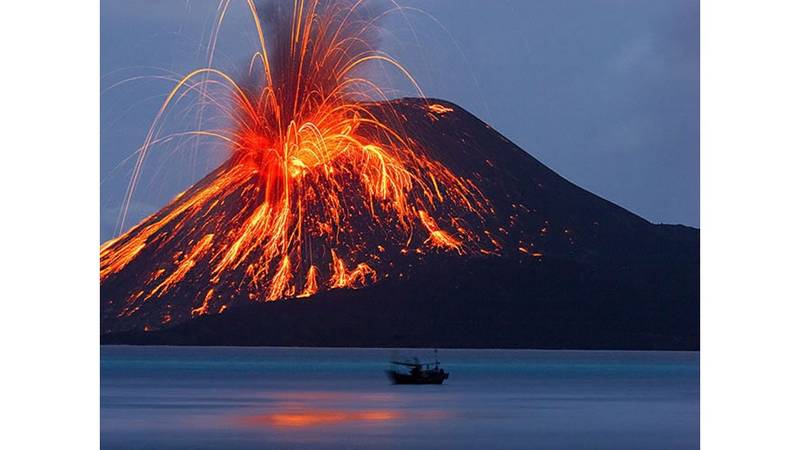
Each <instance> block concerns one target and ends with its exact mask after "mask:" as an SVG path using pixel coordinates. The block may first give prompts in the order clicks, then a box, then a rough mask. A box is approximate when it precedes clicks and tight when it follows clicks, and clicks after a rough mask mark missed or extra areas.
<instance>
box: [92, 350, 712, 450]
mask: <svg viewBox="0 0 800 450" xmlns="http://www.w3.org/2000/svg"><path fill="white" fill-rule="evenodd" d="M413 356H417V357H419V358H420V360H422V361H423V362H425V361H429V360H430V361H432V360H434V358H436V357H437V354H436V353H434V351H433V350H432V349H360V348H274V347H258V348H249V347H139V346H102V347H101V350H100V371H101V374H100V375H101V381H100V441H101V448H103V449H109V450H111V449H120V450H121V449H130V450H145V449H159V450H161V449H192V450H198V449H213V450H238V449H259V450H266V449H270V450H271V449H277V450H280V449H304V450H306V449H346V450H356V449H370V450H379V449H398V450H400V449H402V450H413V449H437V450H446V449H587V450H588V449H649V450H656V449H669V450H677V449H696V448H699V446H700V354H699V353H698V352H649V351H647V352H634V351H553V350H467V349H464V350H455V349H439V350H438V359H439V360H440V361H441V364H442V367H443V368H444V369H445V370H447V371H448V372H450V378H449V379H448V380H446V381H445V383H444V384H443V385H427V386H398V385H392V384H391V383H390V382H389V378H388V377H387V375H386V373H385V371H386V369H387V368H388V367H389V365H388V361H390V360H391V359H401V358H409V357H413Z"/></svg>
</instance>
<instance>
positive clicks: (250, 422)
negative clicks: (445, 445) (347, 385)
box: [235, 391, 445, 429]
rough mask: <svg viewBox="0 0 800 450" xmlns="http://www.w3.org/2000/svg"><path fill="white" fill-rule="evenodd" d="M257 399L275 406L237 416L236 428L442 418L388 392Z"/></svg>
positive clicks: (303, 393)
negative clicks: (272, 402) (237, 426)
mask: <svg viewBox="0 0 800 450" xmlns="http://www.w3.org/2000/svg"><path fill="white" fill-rule="evenodd" d="M259 397H261V398H262V399H264V400H266V399H270V400H272V401H275V404H274V405H272V406H270V407H269V408H268V410H267V411H263V410H262V411H258V412H256V413H252V414H241V415H238V416H236V419H235V422H236V424H237V425H239V426H245V427H271V428H276V429H288V428H306V427H320V426H335V425H342V424H346V423H347V424H349V423H353V424H370V423H371V424H378V423H386V422H397V421H401V420H408V419H411V418H414V419H418V418H420V417H424V418H429V419H436V418H444V417H445V413H444V412H442V411H432V410H430V409H428V410H424V411H418V410H416V409H415V408H414V407H413V406H412V405H409V404H408V400H409V399H408V398H405V397H404V396H399V395H395V394H391V393H371V394H370V393H358V394H356V393H352V392H336V391H293V392H272V391H271V392H268V393H267V392H265V393H263V394H262V395H261V396H259ZM250 411H253V410H250ZM412 416H413V417H412Z"/></svg>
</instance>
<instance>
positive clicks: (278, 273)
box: [100, 0, 497, 317]
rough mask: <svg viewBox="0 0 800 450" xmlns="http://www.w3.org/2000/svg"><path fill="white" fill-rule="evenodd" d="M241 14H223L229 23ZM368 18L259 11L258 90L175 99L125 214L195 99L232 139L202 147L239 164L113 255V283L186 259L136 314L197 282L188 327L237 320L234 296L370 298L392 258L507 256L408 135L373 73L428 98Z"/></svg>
mask: <svg viewBox="0 0 800 450" xmlns="http://www.w3.org/2000/svg"><path fill="white" fill-rule="evenodd" d="M229 3H230V1H229V0H227V1H226V0H223V1H222V2H221V3H220V7H219V11H218V14H219V16H218V20H217V22H220V23H221V21H222V20H223V18H224V16H225V12H226V10H227V9H228V6H229ZM362 3H363V1H362V0H359V1H349V2H347V1H336V0H331V1H320V0H316V1H315V0H305V1H295V2H294V3H293V5H292V7H291V8H289V10H288V12H287V13H286V18H285V20H283V21H281V20H279V19H272V18H271V19H270V21H269V22H265V21H264V20H262V16H263V15H264V13H263V11H261V10H259V8H257V7H256V5H255V4H254V3H253V1H247V7H248V8H249V11H250V14H251V16H252V19H253V25H254V29H255V32H256V33H257V36H258V39H259V40H258V42H259V48H257V49H256V52H255V53H254V55H253V58H252V60H251V64H250V73H249V78H248V79H247V80H246V81H242V82H238V81H236V80H234V79H233V77H231V76H229V75H227V74H226V73H225V72H223V71H221V70H218V69H216V68H213V67H205V68H200V69H197V70H195V71H192V72H190V73H189V74H187V75H186V76H185V77H183V78H182V79H181V80H180V81H179V82H178V83H177V84H176V85H175V87H174V88H173V89H172V91H171V92H170V93H169V95H168V97H167V99H166V101H165V102H164V104H163V105H162V107H161V109H160V110H159V111H158V114H157V116H156V118H155V121H154V123H153V125H152V127H151V129H150V131H149V132H148V134H147V138H146V139H145V142H144V145H143V146H142V148H141V149H140V150H139V153H138V159H137V163H136V167H135V170H134V174H133V176H132V179H131V182H130V185H129V188H128V192H127V194H126V197H125V204H124V206H125V208H124V211H127V206H128V205H129V204H130V201H131V198H132V196H133V193H134V190H135V188H136V185H137V182H138V179H139V177H140V174H141V170H142V165H143V162H144V159H145V155H146V154H147V152H148V151H150V150H151V148H152V147H153V146H154V145H156V144H157V143H159V142H161V141H163V138H162V137H160V136H158V130H159V129H160V125H161V123H162V122H163V120H165V116H166V115H167V113H168V110H169V109H170V105H171V104H172V103H174V102H176V101H178V100H179V99H181V98H183V97H184V96H185V95H187V93H189V92H191V93H196V94H198V95H200V97H201V100H203V101H204V103H205V104H206V105H208V104H211V105H216V107H218V108H219V110H220V113H222V114H224V115H225V116H226V117H228V118H229V120H230V123H231V126H230V127H229V128H228V129H225V130H219V129H214V130H210V129H209V130H196V131H191V132H190V133H194V134H196V135H198V136H205V137H210V138H213V139H219V140H221V141H223V142H225V143H226V145H228V146H229V148H230V149H231V157H230V160H229V161H228V162H227V163H226V164H224V165H223V166H222V167H220V168H219V169H218V170H217V171H216V172H215V174H214V176H213V177H210V178H207V180H208V181H206V182H203V183H199V184H198V185H195V186H194V187H193V188H190V189H189V190H188V191H187V192H185V193H183V194H181V195H180V196H178V197H177V198H176V199H175V200H173V202H172V203H171V204H170V205H169V206H168V207H167V208H165V209H164V210H162V212H159V213H157V214H154V215H153V216H151V217H149V218H147V219H145V221H143V222H142V223H141V224H139V225H137V226H135V227H133V228H132V229H130V230H129V231H127V232H126V233H125V234H123V235H121V236H120V237H118V238H116V239H114V240H112V241H109V242H108V243H106V244H104V245H103V246H102V247H101V252H100V266H101V269H100V276H101V281H103V282H106V281H107V280H109V279H110V278H112V277H113V276H115V274H118V273H120V272H121V271H122V269H123V268H125V267H126V266H128V265H130V264H133V263H134V262H135V261H137V258H140V257H141V255H142V254H143V253H149V254H153V253H154V252H163V251H166V250H167V249H175V248H177V249H180V251H179V252H177V254H174V255H172V254H171V259H170V261H171V265H167V266H164V267H150V268H145V269H143V270H146V271H149V272H148V273H147V277H146V281H144V279H143V281H142V283H143V285H142V286H141V289H142V290H143V291H144V294H141V293H139V294H140V295H138V296H131V297H130V298H129V299H128V300H127V301H128V302H129V304H128V305H127V306H126V311H127V313H128V314H130V312H131V311H134V310H135V309H137V308H138V307H139V306H140V305H141V304H143V303H144V302H147V301H149V300H155V299H157V298H159V297H162V296H164V295H165V294H166V293H168V292H170V291H172V290H174V289H177V288H178V287H179V286H180V285H181V283H183V282H185V281H186V280H192V281H193V282H198V281H199V282H204V283H206V285H207V286H208V287H207V288H206V289H203V290H202V292H193V293H192V295H196V298H195V303H194V307H193V308H191V309H189V310H187V311H185V312H181V311H173V312H172V314H173V316H174V317H180V316H181V315H182V314H183V315H184V316H185V315H188V316H195V315H202V314H207V313H208V312H209V311H221V310H223V309H224V308H226V307H227V305H228V303H230V301H232V300H233V299H231V298H220V296H221V293H222V292H223V290H221V289H215V286H227V287H229V288H230V290H233V291H235V292H237V293H238V295H240V296H242V297H248V298H250V299H253V300H258V301H268V300H276V299H281V298H290V297H309V296H311V295H314V294H315V293H318V292H320V291H323V290H327V289H335V288H357V287H362V286H366V285H369V284H371V283H375V282H377V280H378V279H380V278H383V277H384V273H382V272H379V270H380V268H381V267H383V266H384V263H386V261H385V260H384V258H390V257H391V256H387V255H390V254H392V253H391V251H390V250H392V249H394V251H395V254H400V253H401V252H408V251H416V252H418V253H420V252H427V251H431V252H433V251H436V252H450V253H453V254H457V255H469V254H481V252H483V253H486V252H487V251H496V250H497V249H496V248H495V246H494V245H491V243H489V242H487V241H486V238H485V237H484V236H483V235H484V231H483V230H474V229H469V227H468V226H467V225H465V224H466V223H467V222H466V221H463V220H462V219H463V218H464V217H465V216H467V215H469V216H471V217H478V218H479V219H480V217H482V215H483V214H484V213H485V212H487V211H491V209H490V208H491V206H490V205H488V204H487V201H486V199H485V198H484V196H483V194H482V193H481V192H480V191H479V190H478V189H477V188H476V187H475V184H474V183H472V182H471V181H469V180H467V179H464V178H461V177H459V176H457V175H455V174H454V173H453V172H452V171H451V170H449V169H448V168H447V167H445V166H443V165H442V164H441V163H439V162H437V161H435V160H433V159H432V158H430V157H428V156H427V154H428V152H426V149H424V148H422V147H421V146H420V144H419V143H418V142H416V141H415V140H414V139H413V137H409V136H407V134H406V132H405V130H404V129H403V127H402V125H401V124H402V122H403V118H402V117H399V115H398V114H397V113H396V112H394V111H393V110H392V109H391V103H390V102H388V97H387V95H386V94H385V91H384V90H383V89H382V88H381V87H379V85H378V83H377V82H376V81H375V80H373V79H371V78H369V77H368V75H367V74H368V73H369V67H370V66H375V65H378V66H383V68H388V69H391V70H395V71H397V72H398V73H399V74H401V75H403V76H404V77H405V78H406V79H407V80H408V82H409V83H410V84H411V85H413V86H414V87H415V88H416V89H417V90H419V88H418V86H417V84H416V82H415V81H414V79H413V78H412V77H411V75H410V74H409V73H408V72H407V71H406V69H404V68H403V67H402V66H401V65H400V64H399V63H398V62H396V61H395V60H394V59H392V58H391V57H390V56H388V55H386V54H385V53H383V52H381V51H379V50H378V49H377V48H376V45H375V43H374V41H375V37H376V36H377V35H378V30H377V25H376V23H377V19H378V18H380V17H381V15H383V13H382V14H378V15H374V16H370V17H366V18H365V17H364V16H365V14H366V13H365V12H364V11H360V10H359V9H358V8H359V6H360V5H361V4H362ZM215 23H216V22H215ZM218 29H219V24H217V26H216V28H215V32H214V34H213V35H212V36H213V39H214V41H212V45H211V46H210V48H211V50H210V54H209V61H212V57H211V56H212V53H213V48H214V46H215V40H216V30H218ZM268 44H269V45H268ZM221 86H222V88H221ZM214 89H217V90H219V89H222V94H219V95H218V94H216V93H215V91H214ZM376 101H380V103H377V102H376ZM378 111H379V112H380V114H378V113H377V112H378ZM428 111H429V112H430V113H431V114H436V115H439V116H440V115H445V114H447V113H449V112H451V111H452V109H451V108H448V107H445V106H443V105H439V104H432V105H429V106H428ZM234 200H235V203H234ZM124 220H125V213H124V212H123V215H122V217H121V223H122V224H124ZM473 223H474V221H473ZM188 235H191V236H202V239H199V240H196V241H194V242H193V241H191V240H190V239H185V238H184V237H185V236H188ZM367 236H373V237H374V236H377V239H378V241H379V242H380V245H371V246H369V247H368V246H367V244H366V237H367ZM484 242H486V243H487V245H488V246H487V247H486V249H483V248H481V244H483V243H484ZM170 251H174V250H170ZM403 254H405V253H403ZM204 276H205V277H206V278H205V279H199V278H198V277H204Z"/></svg>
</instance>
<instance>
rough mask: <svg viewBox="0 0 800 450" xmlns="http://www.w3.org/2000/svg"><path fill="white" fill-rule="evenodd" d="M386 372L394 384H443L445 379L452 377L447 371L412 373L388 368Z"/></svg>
mask: <svg viewBox="0 0 800 450" xmlns="http://www.w3.org/2000/svg"><path fill="white" fill-rule="evenodd" d="M386 374H387V375H388V376H389V379H390V380H392V383H394V384H442V383H443V382H444V380H446V379H447V378H449V377H450V374H449V373H447V372H439V373H430V374H421V375H411V374H407V373H400V372H396V371H394V370H387V371H386Z"/></svg>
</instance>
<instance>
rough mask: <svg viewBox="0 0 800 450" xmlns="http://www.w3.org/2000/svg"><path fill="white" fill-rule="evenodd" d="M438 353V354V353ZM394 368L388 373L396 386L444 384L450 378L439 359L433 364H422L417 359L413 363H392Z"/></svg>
mask: <svg viewBox="0 0 800 450" xmlns="http://www.w3.org/2000/svg"><path fill="white" fill-rule="evenodd" d="M437 353H438V352H437ZM390 363H391V364H392V366H393V367H392V368H391V369H389V370H387V371H386V374H387V375H389V379H390V380H392V382H393V383H394V384H442V383H443V382H444V380H446V379H448V378H449V377H450V374H449V373H448V372H445V371H444V369H442V368H441V367H439V358H438V356H437V358H436V360H435V361H434V362H432V363H422V362H419V359H417V358H416V357H415V358H413V359H412V360H411V361H397V360H395V361H390Z"/></svg>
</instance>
